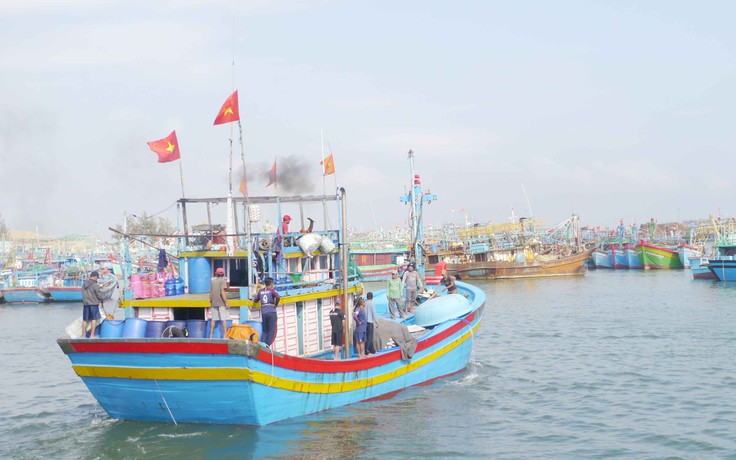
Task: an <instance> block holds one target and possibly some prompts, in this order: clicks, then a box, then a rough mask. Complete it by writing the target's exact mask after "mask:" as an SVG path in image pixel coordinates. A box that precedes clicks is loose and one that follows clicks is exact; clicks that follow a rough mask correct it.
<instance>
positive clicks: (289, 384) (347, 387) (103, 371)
mask: <svg viewBox="0 0 736 460" xmlns="http://www.w3.org/2000/svg"><path fill="white" fill-rule="evenodd" d="M479 326H480V321H479V322H478V324H476V325H475V326H474V327H473V329H472V330H471V331H468V332H466V333H464V334H463V335H461V336H460V337H458V338H457V339H456V340H454V341H453V342H452V343H450V344H448V345H446V346H445V347H442V348H440V349H439V350H435V351H433V352H432V353H430V354H428V355H427V356H424V357H423V358H420V359H417V360H415V361H411V362H409V363H408V364H406V365H404V366H401V367H399V368H397V369H394V370H393V371H390V372H386V373H383V374H380V375H377V376H374V377H369V378H363V379H356V380H352V381H349V382H334V383H317V382H304V381H299V380H291V379H286V378H283V377H275V376H272V375H271V374H267V373H264V372H260V371H255V370H252V369H243V368H130V367H117V366H83V365H77V366H73V368H74V371H75V372H76V373H77V375H79V376H80V377H101V378H119V379H136V380H202V381H212V380H241V381H251V382H254V383H259V384H261V385H266V386H269V387H273V388H279V389H282V390H287V391H294V392H300V393H320V394H330V393H343V392H347V391H355V390H360V389H363V388H367V387H371V386H375V385H379V384H381V383H384V382H388V381H390V380H393V379H395V378H398V377H401V376H402V375H405V374H408V373H409V372H411V371H414V370H416V369H418V368H420V367H422V366H425V365H427V364H429V363H431V362H432V361H434V360H435V359H437V358H439V357H441V356H443V355H445V354H447V353H449V352H450V351H452V350H454V349H455V348H457V347H459V346H460V345H461V344H463V343H464V342H466V341H467V340H468V339H469V338H470V337H471V336H472V334H473V333H475V331H476V330H477V329H478V327H479Z"/></svg>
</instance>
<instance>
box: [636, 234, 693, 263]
mask: <svg viewBox="0 0 736 460" xmlns="http://www.w3.org/2000/svg"><path fill="white" fill-rule="evenodd" d="M636 253H637V255H638V256H639V260H640V261H641V264H642V266H643V267H644V269H645V270H649V269H678V268H683V265H682V262H680V256H679V255H678V254H677V249H676V248H671V247H665V246H661V245H655V244H649V243H645V242H643V241H642V242H641V243H639V244H637V245H636Z"/></svg>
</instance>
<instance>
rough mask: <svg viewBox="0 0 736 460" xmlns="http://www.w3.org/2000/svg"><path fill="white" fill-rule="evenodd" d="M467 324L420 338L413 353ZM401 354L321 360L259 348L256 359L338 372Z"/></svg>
mask: <svg viewBox="0 0 736 460" xmlns="http://www.w3.org/2000/svg"><path fill="white" fill-rule="evenodd" d="M473 319H475V312H473V313H471V314H469V315H468V316H466V317H465V321H467V322H468V323H470V322H472V321H473ZM467 325H468V324H467V323H465V322H464V321H460V322H459V323H457V324H455V325H454V326H452V327H450V328H448V329H446V330H444V331H442V332H440V333H439V334H437V335H435V336H433V337H430V338H428V339H427V340H422V341H420V342H419V344H417V349H416V352H415V353H418V352H420V351H422V350H424V349H426V348H429V347H431V346H432V345H435V344H437V343H439V342H441V341H443V340H445V339H446V338H448V337H450V336H451V335H453V334H455V333H456V332H458V331H459V330H461V329H462V328H464V327H465V326H467ZM400 356H401V350H394V351H392V352H388V353H379V354H376V355H372V356H370V357H368V358H365V359H360V360H357V361H352V360H350V361H348V360H338V361H334V360H322V359H308V358H307V359H305V358H300V357H298V356H289V355H283V356H276V355H271V353H269V352H268V351H267V350H261V351H260V352H259V353H258V360H259V361H261V362H263V363H266V364H271V363H273V364H274V366H278V367H280V368H284V369H290V370H294V371H304V372H326V373H340V372H352V371H362V370H366V369H371V368H374V367H378V366H382V365H384V364H388V363H390V362H393V361H396V360H397V359H400Z"/></svg>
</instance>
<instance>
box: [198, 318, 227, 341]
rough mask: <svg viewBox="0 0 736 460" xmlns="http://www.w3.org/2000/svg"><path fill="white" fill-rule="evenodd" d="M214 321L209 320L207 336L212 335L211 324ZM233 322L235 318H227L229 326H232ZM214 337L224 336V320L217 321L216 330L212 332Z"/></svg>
mask: <svg viewBox="0 0 736 460" xmlns="http://www.w3.org/2000/svg"><path fill="white" fill-rule="evenodd" d="M211 323H212V320H211V319H208V320H207V333H206V335H205V337H209V336H210V327H211V326H210V324H211ZM232 324H233V320H231V319H229V320H227V327H230V326H231V325H232ZM212 338H213V339H221V338H222V321H215V331H214V332H213V333H212Z"/></svg>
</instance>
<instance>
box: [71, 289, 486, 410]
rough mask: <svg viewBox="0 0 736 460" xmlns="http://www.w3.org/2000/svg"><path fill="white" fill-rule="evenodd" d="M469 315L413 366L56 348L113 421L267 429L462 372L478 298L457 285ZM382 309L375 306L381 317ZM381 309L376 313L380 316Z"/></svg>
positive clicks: (446, 329) (162, 345)
mask: <svg viewBox="0 0 736 460" xmlns="http://www.w3.org/2000/svg"><path fill="white" fill-rule="evenodd" d="M458 285H459V286H458V287H459V288H460V290H461V292H463V291H465V292H469V293H470V295H471V297H472V303H471V304H472V306H473V308H472V311H470V312H469V313H467V314H465V315H463V316H460V317H458V318H453V319H450V320H448V321H445V322H443V323H442V324H440V325H438V326H436V327H435V328H433V329H431V330H430V331H429V332H428V333H426V334H425V335H423V336H421V337H420V338H419V340H418V343H417V347H416V351H415V353H414V355H413V356H412V358H411V360H409V361H404V360H402V355H401V350H400V349H399V348H397V347H394V348H391V349H386V350H381V351H380V352H379V353H377V354H374V355H370V356H369V357H367V358H362V359H346V360H339V361H333V360H332V359H327V357H328V356H330V355H332V351H331V350H329V351H327V352H325V354H323V355H320V356H318V357H315V358H306V357H298V356H291V355H286V354H282V353H279V352H276V351H273V350H270V349H268V348H265V347H263V346H261V345H260V344H257V343H253V342H249V341H242V340H217V339H215V340H211V339H126V338H120V339H96V340H85V339H59V340H58V343H59V346H60V347H61V349H62V350H63V351H64V353H65V354H66V355H67V356H68V357H69V359H70V361H71V362H72V367H73V369H74V371H75V372H76V373H77V375H79V376H80V377H81V378H82V380H83V382H84V383H85V385H87V388H89V390H90V392H91V393H92V394H93V395H94V397H95V398H96V399H97V401H98V402H99V403H100V405H101V406H102V407H103V409H104V410H105V411H106V412H107V413H108V414H109V415H110V417H112V418H116V419H121V420H131V421H146V422H175V423H180V422H191V423H218V424H245V425H266V424H269V423H273V422H277V421H280V420H284V419H288V418H292V417H298V416H303V415H307V414H311V413H315V412H320V411H324V410H328V409H331V408H335V407H339V406H343V405H346V404H351V403H355V402H359V401H365V400H370V399H375V398H380V397H387V396H390V395H392V394H394V393H397V392H399V391H401V390H403V389H405V388H408V387H411V386H415V385H420V384H423V383H427V382H430V381H432V380H434V379H437V378H440V377H443V376H447V375H451V374H455V373H457V372H459V371H462V370H463V369H464V368H465V367H467V365H468V362H469V359H470V353H471V351H472V346H473V334H474V333H475V332H476V331H477V329H478V327H479V326H480V322H481V318H482V313H483V308H484V304H485V294H484V293H483V292H482V291H481V290H480V289H477V288H475V287H472V286H469V285H466V284H465V283H458ZM383 307H384V306H382V308H383ZM382 308H381V309H379V310H382Z"/></svg>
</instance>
